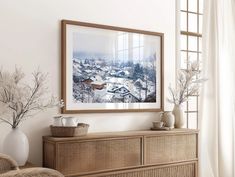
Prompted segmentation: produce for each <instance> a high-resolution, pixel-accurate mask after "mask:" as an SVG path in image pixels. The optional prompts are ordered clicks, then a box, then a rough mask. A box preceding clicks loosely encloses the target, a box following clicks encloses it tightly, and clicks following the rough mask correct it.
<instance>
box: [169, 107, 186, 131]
mask: <svg viewBox="0 0 235 177" xmlns="http://www.w3.org/2000/svg"><path fill="white" fill-rule="evenodd" d="M172 113H173V114H174V116H175V128H183V127H184V124H185V117H184V111H183V105H181V104H175V106H174V109H173V111H172Z"/></svg>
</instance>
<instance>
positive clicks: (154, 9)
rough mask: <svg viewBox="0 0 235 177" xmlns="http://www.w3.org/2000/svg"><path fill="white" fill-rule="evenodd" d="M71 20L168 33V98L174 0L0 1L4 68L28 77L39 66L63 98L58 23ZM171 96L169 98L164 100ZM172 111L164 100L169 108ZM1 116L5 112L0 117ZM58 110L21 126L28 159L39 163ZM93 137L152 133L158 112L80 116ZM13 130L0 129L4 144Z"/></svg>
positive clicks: (172, 66)
mask: <svg viewBox="0 0 235 177" xmlns="http://www.w3.org/2000/svg"><path fill="white" fill-rule="evenodd" d="M61 19H69V20H77V21H84V22H90V23H99V24H106V25H113V26H120V27H127V28H136V29H141V30H149V31H156V32H163V33H165V47H164V49H165V51H164V55H165V68H164V69H165V74H164V77H165V93H167V92H168V90H167V87H168V85H169V83H174V73H175V1H173V0H164V1H162V0H69V1H68V0H49V1H48V0H40V1H39V0H0V22H1V23H0V66H1V67H2V68H3V69H4V70H9V71H12V70H13V69H14V67H15V65H17V66H19V67H21V68H22V69H23V71H24V72H25V73H26V74H30V73H31V72H32V71H33V70H34V69H36V68H37V67H38V66H40V68H41V70H42V71H44V72H49V74H50V77H49V82H48V84H49V87H51V90H52V92H53V93H54V94H55V95H58V96H59V95H60V80H61V78H60V20H61ZM165 97H167V95H165ZM171 108H172V106H171V105H170V104H169V103H167V102H166V101H165V109H166V110H171ZM0 114H1V113H0ZM56 114H58V110H57V109H53V110H48V111H46V112H43V113H40V114H39V115H37V116H36V117H33V118H32V119H28V120H26V121H25V122H24V124H22V126H21V129H22V130H23V131H24V132H25V133H26V134H27V136H28V138H29V141H30V156H29V160H30V161H31V162H33V163H36V164H41V157H42V144H41V142H42V140H41V137H42V136H43V135H47V134H49V128H48V127H49V125H50V124H51V123H52V116H54V115H56ZM74 116H76V117H78V119H79V120H80V121H82V122H87V123H89V124H90V132H99V131H122V130H140V129H148V128H149V127H150V126H151V122H152V121H154V120H156V119H158V114H157V113H148V112H145V113H115V114H114V113H107V114H95V113H93V114H77V115H74ZM9 131H10V128H9V127H7V126H6V125H4V124H1V125H0V151H1V149H2V148H1V146H2V141H3V138H4V137H5V135H6V134H7V133H8V132H9Z"/></svg>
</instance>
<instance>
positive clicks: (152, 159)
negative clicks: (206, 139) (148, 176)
mask: <svg viewBox="0 0 235 177" xmlns="http://www.w3.org/2000/svg"><path fill="white" fill-rule="evenodd" d="M145 142H146V146H145V155H146V157H145V163H146V164H158V163H167V162H174V161H184V160H192V159H195V158H197V135H196V134H187V135H171V136H150V137H146V139H145Z"/></svg>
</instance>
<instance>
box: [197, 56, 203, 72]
mask: <svg viewBox="0 0 235 177" xmlns="http://www.w3.org/2000/svg"><path fill="white" fill-rule="evenodd" d="M198 55H199V70H201V69H202V54H201V53H199V54H198Z"/></svg>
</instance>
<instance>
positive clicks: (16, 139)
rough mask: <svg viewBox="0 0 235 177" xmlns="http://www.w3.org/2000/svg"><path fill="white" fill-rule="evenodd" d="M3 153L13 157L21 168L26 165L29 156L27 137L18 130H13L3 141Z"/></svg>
mask: <svg viewBox="0 0 235 177" xmlns="http://www.w3.org/2000/svg"><path fill="white" fill-rule="evenodd" d="M3 152H4V153H5V154H7V155H9V156H10V157H12V158H13V159H14V160H15V161H16V162H17V163H18V165H19V166H23V165H25V163H26V161H27V160H28V155H29V142H28V138H27V136H26V135H25V134H24V133H23V132H22V131H21V130H19V129H18V128H15V129H12V130H11V131H10V132H9V134H7V136H6V137H5V139H4V141H3Z"/></svg>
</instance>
